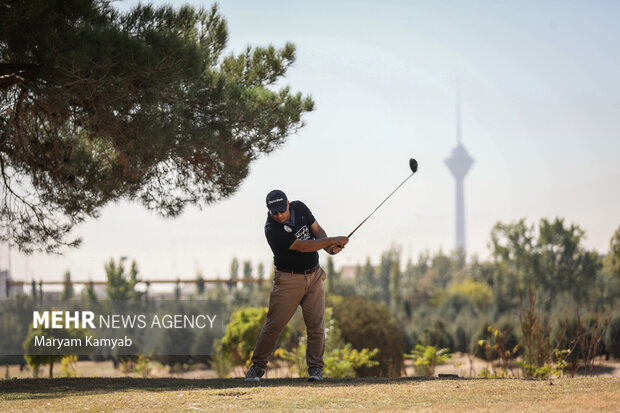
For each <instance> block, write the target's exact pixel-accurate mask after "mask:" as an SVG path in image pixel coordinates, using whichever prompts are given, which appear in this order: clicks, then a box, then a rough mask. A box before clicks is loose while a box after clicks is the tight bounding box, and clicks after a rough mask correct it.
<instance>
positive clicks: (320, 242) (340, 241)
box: [289, 221, 349, 254]
mask: <svg viewBox="0 0 620 413" xmlns="http://www.w3.org/2000/svg"><path fill="white" fill-rule="evenodd" d="M310 230H311V231H312V234H313V235H314V237H315V238H316V239H309V240H306V241H301V240H295V241H294V242H293V244H291V246H290V247H289V249H291V250H295V251H299V252H315V251H318V250H320V249H324V250H325V251H327V252H328V253H330V254H335V252H333V251H334V248H333V247H337V248H338V247H339V248H338V251H340V250H341V249H342V247H344V246H345V245H346V244H347V242H349V239H348V238H347V237H328V236H327V234H326V233H325V230H324V229H323V228H321V226H320V225H319V223H318V221H314V222H313V223H312V225H310Z"/></svg>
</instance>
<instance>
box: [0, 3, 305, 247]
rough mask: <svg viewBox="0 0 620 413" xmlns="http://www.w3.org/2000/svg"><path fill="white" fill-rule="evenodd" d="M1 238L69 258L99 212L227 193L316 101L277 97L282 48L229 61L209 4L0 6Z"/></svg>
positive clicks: (289, 54) (164, 206)
mask: <svg viewBox="0 0 620 413" xmlns="http://www.w3.org/2000/svg"><path fill="white" fill-rule="evenodd" d="M0 21H2V25H0V191H2V203H1V204H0V222H1V223H2V225H1V228H2V229H1V230H0V240H1V241H10V242H11V243H13V244H15V245H17V246H18V247H19V248H20V249H21V250H22V251H26V252H30V251H33V250H43V251H47V252H58V251H61V250H62V247H63V246H64V245H70V246H76V245H78V243H79V239H70V238H72V237H71V236H70V234H69V232H70V231H71V229H72V228H73V227H74V226H75V225H76V224H78V223H79V222H81V221H83V220H84V219H86V218H87V217H96V216H97V215H98V214H99V213H100V211H101V209H102V208H103V207H104V206H105V205H106V204H108V203H110V202H114V201H118V200H120V199H128V200H136V201H139V202H141V203H142V204H143V205H144V206H145V207H146V208H148V209H151V210H155V211H157V212H159V213H160V214H162V215H163V216H170V217H172V216H176V215H178V214H179V213H181V212H182V211H183V209H184V207H185V206H187V205H188V204H192V205H197V206H199V207H203V206H206V205H209V204H211V203H213V202H216V201H218V200H219V199H221V198H223V197H226V196H229V195H230V194H232V193H234V192H235V191H236V190H237V189H238V187H239V185H240V183H241V181H242V180H243V179H244V178H245V177H246V176H247V175H248V172H249V166H250V163H251V162H252V161H253V160H255V159H257V158H258V157H259V156H260V155H261V154H266V153H269V152H271V151H273V150H274V149H276V148H278V147H279V146H280V145H282V144H283V143H284V141H285V139H286V137H287V136H288V135H290V134H291V133H294V132H295V131H297V130H298V129H299V128H300V127H302V126H303V122H302V120H301V116H302V114H303V113H304V112H307V111H310V110H312V107H313V102H312V100H311V99H310V98H309V97H307V96H302V94H301V93H292V92H291V91H290V89H289V88H288V87H280V88H279V89H278V88H277V87H276V84H277V82H278V81H279V80H280V79H281V78H282V77H283V76H284V75H285V73H286V71H287V69H288V68H289V67H290V66H291V65H292V64H293V62H294V61H295V47H294V46H293V45H292V44H290V43H287V44H286V45H285V46H284V47H282V48H281V49H277V48H275V47H273V46H268V47H255V48H254V47H248V48H247V49H245V50H244V51H243V52H242V53H240V54H238V55H234V54H225V53H224V51H225V49H226V45H227V39H228V29H227V24H226V21H225V20H224V18H223V17H222V16H221V15H220V13H219V12H218V10H217V7H216V6H213V7H212V8H211V9H194V8H193V7H190V6H183V7H180V8H178V9H175V8H173V7H171V6H162V7H154V6H150V5H138V6H136V7H135V8H134V9H132V10H131V11H129V12H127V13H120V12H118V11H117V10H115V9H114V8H113V7H112V6H111V2H110V1H108V0H85V1H65V0H32V1H15V0H0Z"/></svg>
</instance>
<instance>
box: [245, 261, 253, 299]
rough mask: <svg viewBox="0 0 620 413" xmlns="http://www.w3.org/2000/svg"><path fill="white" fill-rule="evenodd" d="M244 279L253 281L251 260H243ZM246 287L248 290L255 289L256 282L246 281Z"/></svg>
mask: <svg viewBox="0 0 620 413" xmlns="http://www.w3.org/2000/svg"><path fill="white" fill-rule="evenodd" d="M243 279H244V280H248V281H251V280H252V262H251V261H250V260H247V261H243ZM244 287H245V288H246V289H247V290H250V291H252V290H254V284H252V283H251V282H246V283H245V284H244Z"/></svg>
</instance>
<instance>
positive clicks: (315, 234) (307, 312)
mask: <svg viewBox="0 0 620 413" xmlns="http://www.w3.org/2000/svg"><path fill="white" fill-rule="evenodd" d="M267 208H268V209H269V213H268V214H267V222H266V223H265V236H266V237H267V242H268V243H269V246H270V247H271V250H272V251H273V262H274V264H275V267H276V273H275V277H274V280H273V289H272V290H271V295H270V296H269V311H268V312H267V321H266V322H265V325H264V326H263V329H262V330H261V332H260V334H259V336H258V340H257V342H256V347H255V348H254V354H253V355H252V367H250V370H249V371H248V373H247V375H246V377H245V380H246V381H259V380H260V378H261V377H262V376H263V375H264V374H265V369H266V368H267V359H268V358H269V356H270V355H271V352H272V351H273V349H274V347H275V345H276V341H277V339H278V337H279V336H280V333H282V330H283V329H284V327H285V326H286V324H287V323H288V322H289V320H290V319H291V317H292V316H293V314H294V313H295V310H296V309H297V306H298V305H301V309H302V313H303V316H304V322H305V323H306V329H307V333H308V347H307V350H306V362H307V364H308V375H309V376H310V378H309V379H308V381H322V380H323V365H324V363H323V351H324V350H325V289H324V288H323V280H325V271H323V269H322V268H321V267H320V266H319V254H318V252H317V251H318V250H320V249H324V250H325V251H326V252H327V253H329V254H332V255H333V254H337V253H338V252H340V251H341V250H342V248H344V246H345V245H346V244H347V242H349V238H347V237H328V236H327V234H326V233H325V231H324V230H323V228H321V226H320V225H319V223H318V222H317V221H316V219H314V216H313V215H312V212H310V210H309V209H308V207H307V206H306V205H304V203H303V202H301V201H293V202H290V203H289V202H288V199H287V197H286V195H285V194H284V192H282V191H280V190H277V189H276V190H273V191H271V192H269V193H268V194H267Z"/></svg>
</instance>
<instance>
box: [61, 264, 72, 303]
mask: <svg viewBox="0 0 620 413" xmlns="http://www.w3.org/2000/svg"><path fill="white" fill-rule="evenodd" d="M72 298H73V283H72V282H71V273H70V272H69V270H67V271H65V275H64V283H63V290H62V294H61V295H60V299H61V300H63V301H66V300H70V299H72Z"/></svg>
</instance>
